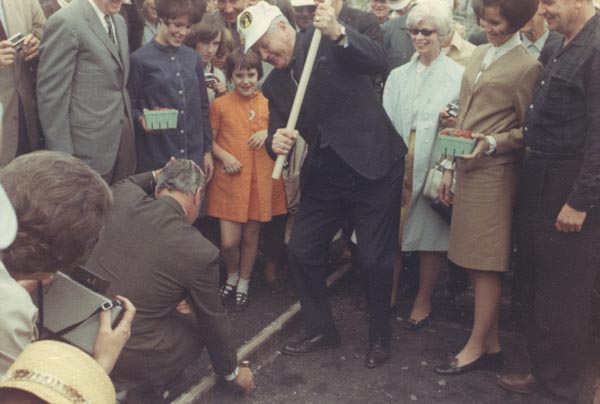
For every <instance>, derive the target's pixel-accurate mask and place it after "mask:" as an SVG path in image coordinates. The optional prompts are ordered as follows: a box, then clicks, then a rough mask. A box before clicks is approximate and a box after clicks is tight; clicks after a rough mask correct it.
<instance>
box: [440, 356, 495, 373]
mask: <svg viewBox="0 0 600 404" xmlns="http://www.w3.org/2000/svg"><path fill="white" fill-rule="evenodd" d="M474 370H492V369H491V367H490V365H489V362H488V358H487V356H486V354H483V355H481V356H480V357H479V358H477V359H475V360H474V361H473V362H471V363H467V364H466V365H463V366H458V359H456V357H454V358H452V359H451V360H450V362H448V363H446V364H444V365H440V366H438V367H437V368H435V373H437V374H438V375H443V376H457V375H463V374H465V373H468V372H471V371H474Z"/></svg>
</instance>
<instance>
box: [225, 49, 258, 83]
mask: <svg viewBox="0 0 600 404" xmlns="http://www.w3.org/2000/svg"><path fill="white" fill-rule="evenodd" d="M236 67H239V68H240V69H247V70H250V69H256V71H257V72H258V79H259V80H260V79H261V78H262V76H263V68H262V60H261V58H260V56H259V55H258V53H256V52H254V51H253V50H252V49H250V50H249V51H248V52H247V53H244V48H242V47H239V48H237V49H235V50H234V51H233V52H231V53H230V54H229V56H227V60H226V61H225V74H226V76H227V80H231V77H233V71H234V70H235V68H236Z"/></svg>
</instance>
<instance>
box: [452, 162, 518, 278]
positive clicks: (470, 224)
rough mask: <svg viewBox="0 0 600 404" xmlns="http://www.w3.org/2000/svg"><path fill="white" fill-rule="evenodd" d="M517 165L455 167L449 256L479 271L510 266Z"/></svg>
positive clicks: (455, 261)
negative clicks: (463, 168) (454, 192)
mask: <svg viewBox="0 0 600 404" xmlns="http://www.w3.org/2000/svg"><path fill="white" fill-rule="evenodd" d="M518 173H519V165H518V164H515V163H508V164H501V165H496V166H490V167H483V168H476V169H473V170H470V171H463V170H460V169H457V171H456V194H455V196H454V207H453V210H452V225H451V226H450V242H449V246H448V258H449V259H450V260H452V261H453V262H454V263H456V264H457V265H460V266H462V267H465V268H468V269H477V270H480V271H496V272H505V271H508V269H509V267H510V251H511V227H512V220H513V210H514V206H515V200H516V193H517V181H518Z"/></svg>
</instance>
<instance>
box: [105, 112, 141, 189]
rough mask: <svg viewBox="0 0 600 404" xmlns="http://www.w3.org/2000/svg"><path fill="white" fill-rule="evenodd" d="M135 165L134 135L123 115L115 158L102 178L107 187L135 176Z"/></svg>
mask: <svg viewBox="0 0 600 404" xmlns="http://www.w3.org/2000/svg"><path fill="white" fill-rule="evenodd" d="M136 165H137V160H136V154H135V135H134V132H133V128H132V127H131V125H130V124H129V119H127V115H125V118H124V121H123V129H122V132H121V140H120V141H119V149H118V150H117V157H116V159H115V162H114V164H113V166H112V168H111V169H110V171H109V172H107V173H106V174H103V175H102V178H103V179H104V181H106V182H107V183H108V184H109V185H112V184H114V183H116V182H119V181H121V180H123V179H125V178H127V177H129V176H130V175H133V174H135V167H136Z"/></svg>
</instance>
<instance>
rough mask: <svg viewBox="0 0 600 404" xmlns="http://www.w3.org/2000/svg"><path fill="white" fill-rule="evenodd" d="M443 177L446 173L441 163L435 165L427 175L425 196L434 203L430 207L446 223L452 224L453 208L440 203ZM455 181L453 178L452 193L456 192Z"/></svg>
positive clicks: (424, 189) (424, 187) (424, 188)
mask: <svg viewBox="0 0 600 404" xmlns="http://www.w3.org/2000/svg"><path fill="white" fill-rule="evenodd" d="M443 176H444V171H443V168H442V166H441V165H440V163H439V162H437V163H435V165H434V166H433V168H431V169H430V170H429V172H428V173H427V178H426V179H425V185H424V186H423V196H424V197H425V198H426V199H428V200H430V201H432V202H431V205H430V207H431V209H433V210H434V211H435V213H437V214H438V215H440V216H441V217H442V219H444V221H445V222H446V223H448V224H450V218H451V217H452V206H446V205H444V204H443V203H441V202H440V193H439V188H440V184H441V183H442V177H443ZM455 181H456V179H455V178H452V187H451V191H454V184H455Z"/></svg>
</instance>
